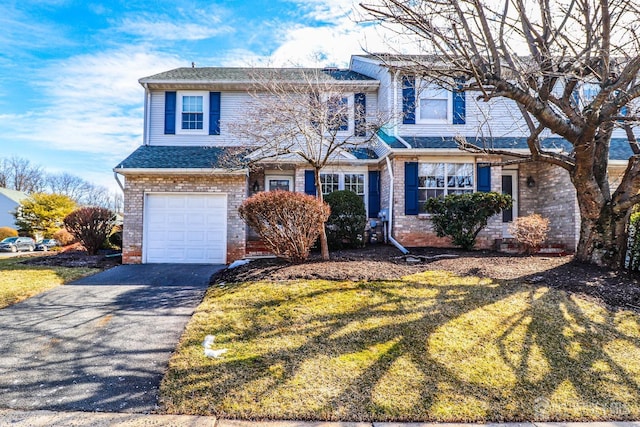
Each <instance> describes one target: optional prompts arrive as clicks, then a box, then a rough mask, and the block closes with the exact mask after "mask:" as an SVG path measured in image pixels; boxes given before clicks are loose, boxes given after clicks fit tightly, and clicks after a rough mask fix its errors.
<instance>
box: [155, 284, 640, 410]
mask: <svg viewBox="0 0 640 427" xmlns="http://www.w3.org/2000/svg"><path fill="white" fill-rule="evenodd" d="M208 334H211V335H215V336H216V340H215V343H214V346H213V348H214V349H222V348H226V349H228V352H227V353H226V354H224V355H223V356H222V357H221V358H220V359H209V358H206V357H205V356H204V354H203V348H202V345H201V342H202V340H203V338H204V336H205V335H208ZM161 394H162V398H161V402H162V404H163V405H164V406H163V407H164V410H165V411H166V412H168V413H176V414H177V413H187V414H215V415H218V416H221V417H228V418H243V419H297V420H307V419H308V420H343V421H375V420H377V421H388V420H398V421H443V422H457V421H487V420H490V421H518V420H575V421H584V420H610V419H638V418H640V317H639V316H638V315H637V314H634V313H631V312H626V311H619V312H611V311H608V310H606V309H605V308H603V307H601V306H599V305H597V304H596V303H593V302H590V301H587V300H584V299H581V298H580V297H577V296H570V295H568V294H566V293H564V292H562V291H557V290H554V289H549V288H547V287H536V286H534V285H524V284H520V283H515V282H502V283H498V282H493V281H491V280H489V279H480V278H475V277H458V276H455V275H452V274H449V273H444V272H425V273H420V274H416V275H413V276H407V277H404V278H403V279H402V280H396V281H384V282H381V281H379V282H350V281H345V282H332V281H295V282H278V283H271V282H247V283H240V284H234V285H229V286H227V287H220V286H218V287H216V288H212V289H210V290H209V292H208V294H207V296H206V298H205V300H204V302H203V303H202V305H201V306H200V307H199V308H198V310H197V312H196V314H195V315H194V316H193V319H192V320H191V322H190V324H189V325H188V327H187V330H186V332H185V333H184V335H183V337H182V339H181V342H180V344H179V347H178V350H177V352H176V354H175V355H174V357H173V359H172V360H171V363H170V368H169V371H168V373H167V375H166V376H165V378H164V381H163V383H162V387H161Z"/></svg>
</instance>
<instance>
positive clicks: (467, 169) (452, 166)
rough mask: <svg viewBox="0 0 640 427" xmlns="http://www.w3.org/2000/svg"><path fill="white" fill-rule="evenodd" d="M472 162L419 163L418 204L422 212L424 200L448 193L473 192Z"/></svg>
mask: <svg viewBox="0 0 640 427" xmlns="http://www.w3.org/2000/svg"><path fill="white" fill-rule="evenodd" d="M473 171H474V164H473V163H419V164H418V205H419V206H420V212H421V213H424V204H425V202H426V201H427V200H428V199H430V198H432V197H440V196H446V195H448V194H463V193H473V191H474V189H475V185H474V173H473Z"/></svg>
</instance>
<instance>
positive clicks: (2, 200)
mask: <svg viewBox="0 0 640 427" xmlns="http://www.w3.org/2000/svg"><path fill="white" fill-rule="evenodd" d="M27 197H28V196H27V195H26V194H25V193H23V192H22V191H15V190H9V189H8V188H2V187H0V227H11V228H16V218H15V217H14V216H13V212H15V210H16V208H17V207H18V206H20V202H21V201H22V200H24V199H26V198H27Z"/></svg>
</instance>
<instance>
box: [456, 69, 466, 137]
mask: <svg viewBox="0 0 640 427" xmlns="http://www.w3.org/2000/svg"><path fill="white" fill-rule="evenodd" d="M463 85H464V78H457V79H456V89H461V88H462V86H463ZM466 99H467V92H465V91H462V90H454V91H453V124H454V125H463V124H465V123H466V122H467V120H466V114H467V106H466V103H467V102H466Z"/></svg>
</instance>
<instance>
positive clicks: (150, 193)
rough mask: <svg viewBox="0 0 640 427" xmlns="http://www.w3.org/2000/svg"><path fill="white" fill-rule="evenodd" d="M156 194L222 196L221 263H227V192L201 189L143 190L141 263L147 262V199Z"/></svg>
mask: <svg viewBox="0 0 640 427" xmlns="http://www.w3.org/2000/svg"><path fill="white" fill-rule="evenodd" d="M158 195H176V196H191V195H193V196H196V195H198V196H224V210H225V213H226V214H225V216H224V227H223V228H222V230H223V239H222V240H223V241H224V245H225V248H224V255H223V262H222V264H226V263H227V251H228V250H229V241H228V233H227V228H228V227H229V215H228V210H229V193H226V192H206V191H205V192H202V191H198V192H195V191H193V192H192V191H148V192H147V191H145V192H144V194H143V202H142V242H141V244H142V263H143V264H146V263H147V245H146V244H145V243H146V242H147V241H148V236H147V233H148V232H149V225H148V221H149V215H148V211H147V209H148V206H149V204H148V200H149V196H158Z"/></svg>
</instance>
